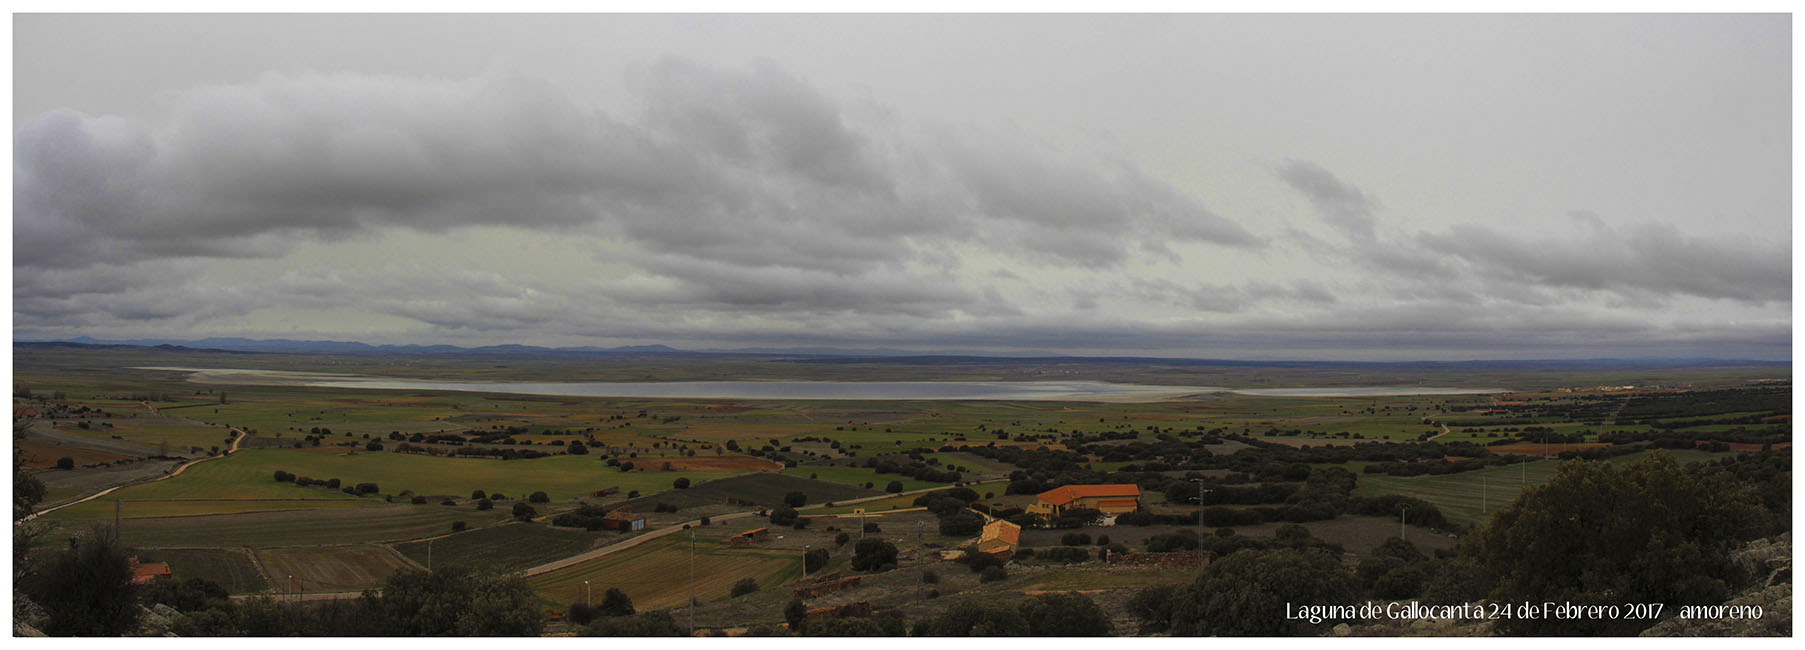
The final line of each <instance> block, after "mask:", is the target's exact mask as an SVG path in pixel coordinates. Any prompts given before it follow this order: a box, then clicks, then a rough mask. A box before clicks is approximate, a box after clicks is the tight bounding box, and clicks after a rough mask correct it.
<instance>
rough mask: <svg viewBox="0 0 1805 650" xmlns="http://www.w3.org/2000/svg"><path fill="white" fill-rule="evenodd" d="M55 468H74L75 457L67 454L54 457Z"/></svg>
mask: <svg viewBox="0 0 1805 650" xmlns="http://www.w3.org/2000/svg"><path fill="white" fill-rule="evenodd" d="M56 468H57V469H75V459H74V458H70V457H68V456H64V457H62V458H58V459H56Z"/></svg>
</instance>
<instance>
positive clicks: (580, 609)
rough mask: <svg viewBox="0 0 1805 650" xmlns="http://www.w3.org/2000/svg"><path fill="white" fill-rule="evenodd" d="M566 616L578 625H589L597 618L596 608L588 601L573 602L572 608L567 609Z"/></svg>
mask: <svg viewBox="0 0 1805 650" xmlns="http://www.w3.org/2000/svg"><path fill="white" fill-rule="evenodd" d="M565 617H566V618H569V619H570V622H572V623H576V624H577V625H588V624H589V622H590V621H593V620H595V609H594V608H591V607H590V606H589V604H588V603H571V604H570V608H569V609H567V610H565Z"/></svg>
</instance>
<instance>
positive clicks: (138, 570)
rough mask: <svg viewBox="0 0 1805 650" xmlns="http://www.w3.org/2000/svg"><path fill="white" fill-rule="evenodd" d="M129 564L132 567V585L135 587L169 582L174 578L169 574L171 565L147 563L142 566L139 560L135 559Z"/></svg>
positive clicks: (131, 559)
mask: <svg viewBox="0 0 1805 650" xmlns="http://www.w3.org/2000/svg"><path fill="white" fill-rule="evenodd" d="M129 563H130V564H131V567H132V584H134V585H147V584H150V583H153V582H162V581H164V580H169V579H172V578H173V577H174V575H173V574H171V573H170V572H169V565H168V564H165V563H163V562H146V563H142V564H141V563H139V562H138V558H135V557H134V558H130V560H129Z"/></svg>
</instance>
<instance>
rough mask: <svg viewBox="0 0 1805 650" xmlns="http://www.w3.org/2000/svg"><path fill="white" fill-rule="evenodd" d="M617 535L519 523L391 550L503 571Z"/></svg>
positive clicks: (565, 554)
mask: <svg viewBox="0 0 1805 650" xmlns="http://www.w3.org/2000/svg"><path fill="white" fill-rule="evenodd" d="M620 537H621V534H620V533H618V532H596V533H592V532H589V531H584V530H576V529H571V528H553V527H551V526H547V525H544V524H524V523H523V524H506V525H501V526H491V527H489V528H484V529H481V530H472V531H467V532H462V533H457V534H454V535H451V536H449V537H441V538H438V539H435V540H432V541H431V542H430V544H429V543H428V542H410V543H406V544H396V545H395V550H397V551H400V552H401V554H402V555H405V556H407V558H408V559H410V560H413V561H415V562H418V563H420V564H421V565H425V564H427V562H428V561H429V560H430V561H431V563H432V565H433V566H444V565H448V564H461V565H465V566H473V567H487V568H493V569H496V570H499V571H503V572H507V571H519V570H521V569H526V568H529V567H534V566H538V565H540V564H544V563H546V562H550V561H552V560H556V559H559V558H564V557H570V556H572V555H576V554H578V553H582V552H584V551H587V550H589V549H590V548H591V547H593V546H594V545H595V544H596V542H597V540H601V541H603V542H604V543H605V542H609V541H613V540H615V539H617V538H620ZM429 546H430V549H431V550H430V553H429V552H428V548H429ZM429 556H430V557H429Z"/></svg>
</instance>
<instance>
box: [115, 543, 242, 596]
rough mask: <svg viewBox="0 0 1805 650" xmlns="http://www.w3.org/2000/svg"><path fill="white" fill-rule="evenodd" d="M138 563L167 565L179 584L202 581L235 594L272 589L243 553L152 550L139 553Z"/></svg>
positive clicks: (237, 551) (204, 550)
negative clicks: (183, 581)
mask: <svg viewBox="0 0 1805 650" xmlns="http://www.w3.org/2000/svg"><path fill="white" fill-rule="evenodd" d="M138 559H139V560H141V561H144V562H167V563H169V572H170V574H171V575H172V577H173V578H174V579H176V580H187V579H189V578H200V579H202V580H206V581H209V582H212V583H215V584H218V585H219V586H221V587H225V589H226V591H227V592H228V593H232V594H250V593H257V592H260V591H267V590H268V589H269V583H268V582H266V581H265V580H264V579H263V574H262V573H259V572H258V571H257V566H256V565H255V564H252V563H251V558H250V556H248V555H246V554H245V552H244V551H243V550H239V549H194V548H182V549H174V548H172V549H150V550H143V551H139V552H138Z"/></svg>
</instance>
